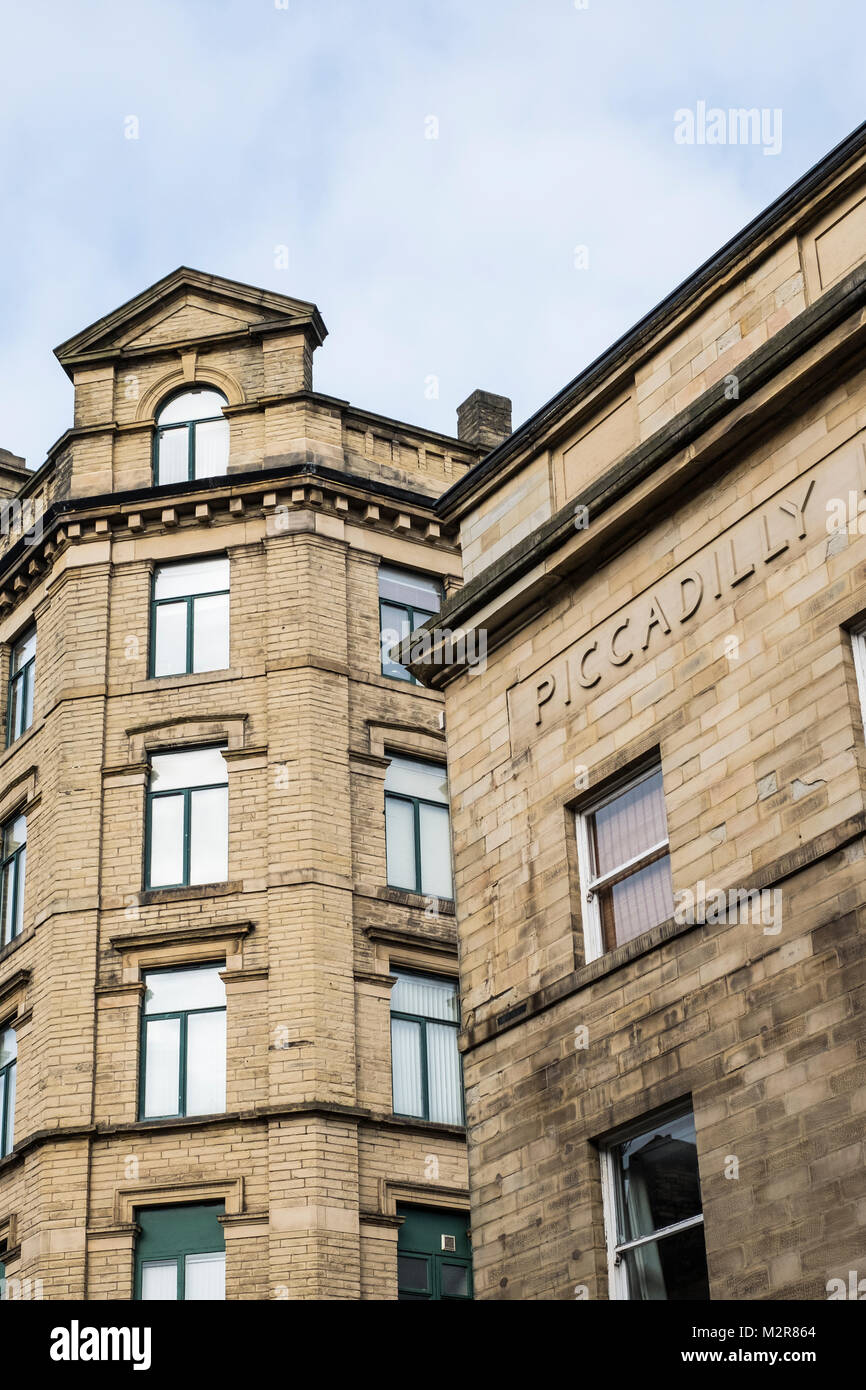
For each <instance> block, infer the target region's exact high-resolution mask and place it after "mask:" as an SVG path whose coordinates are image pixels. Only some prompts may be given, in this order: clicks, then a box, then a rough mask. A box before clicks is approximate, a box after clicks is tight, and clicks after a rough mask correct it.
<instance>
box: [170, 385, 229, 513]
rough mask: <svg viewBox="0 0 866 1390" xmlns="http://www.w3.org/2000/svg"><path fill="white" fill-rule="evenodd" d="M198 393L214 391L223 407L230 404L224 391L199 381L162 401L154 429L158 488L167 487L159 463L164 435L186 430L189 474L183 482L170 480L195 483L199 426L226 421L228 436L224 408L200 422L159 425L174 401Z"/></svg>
mask: <svg viewBox="0 0 866 1390" xmlns="http://www.w3.org/2000/svg"><path fill="white" fill-rule="evenodd" d="M197 391H213V392H214V393H215V394H216V395H218V396H220V397H221V398H222V400H223V407H225V406H227V405H228V403H229V402H228V398H227V397H226V394H225V392H224V391H222V390H221V389H220V388H219V387H218V386H212V385H211V384H210V382H198V381H197V382H196V383H195V384H194V385H186V386H183V387H181V388H179V389H178V390H175V391H172V392H170V394H169V395H167V396H165V397H164V399H163V400H162V401H160V403H159V406H158V408H157V410H156V412H155V420H156V428H155V429H154V432H153V478H154V483H155V485H156V486H157V487H160V486H164V485H165V484H164V480H163V478H162V477H161V476H160V467H159V462H160V445H161V442H162V439H163V436H164V435H166V434H168V433H170V432H171V431H176V430H186V433H187V472H186V478H185V479H181V480H177V479H172V480H170V481H184V482H194V481H195V479H196V471H195V461H196V433H197V430H198V426H199V425H210V424H213V423H214V422H215V421H218V420H222V421H224V423H225V426H226V434H228V420H227V419H226V417H225V413H224V408H223V409H221V410H220V413H219V414H218V415H208V416H204V417H202V418H201V419H200V420H173V421H172V422H171V423H170V424H168V425H160V423H159V419H160V416H161V415H162V413H163V411H164V410H165V409H166V408H167V407H168V406H169V405H171V403H172V402H173V401H176V400H177V399H178V398H179V397H181V396H188V395H192V394H193V393H194V392H197ZM226 456H227V457H228V450H226ZM203 476H209V477H221V476H222V474H208V475H203Z"/></svg>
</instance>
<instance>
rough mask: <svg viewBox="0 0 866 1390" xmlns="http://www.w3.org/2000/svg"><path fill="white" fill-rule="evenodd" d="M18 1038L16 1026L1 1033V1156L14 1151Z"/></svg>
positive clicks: (3, 1156)
mask: <svg viewBox="0 0 866 1390" xmlns="http://www.w3.org/2000/svg"><path fill="white" fill-rule="evenodd" d="M17 1063H18V1039H17V1037H16V1035H15V1029H14V1028H4V1029H3V1031H2V1033H0V1158H5V1157H6V1155H7V1154H8V1153H11V1152H12V1145H13V1143H14V1142H15V1136H14V1131H15V1072H16V1069H17Z"/></svg>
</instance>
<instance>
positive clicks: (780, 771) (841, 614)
mask: <svg viewBox="0 0 866 1390" xmlns="http://www.w3.org/2000/svg"><path fill="white" fill-rule="evenodd" d="M864 346H866V127H861V128H860V129H859V130H858V131H856V132H855V133H854V134H853V135H852V136H851V137H850V138H849V139H848V140H846V141H845V142H844V143H843V144H842V145H840V146H839V147H838V148H837V149H835V150H834V151H833V152H832V153H831V154H830V155H828V156H827V157H826V158H825V159H824V160H823V161H822V162H821V163H820V164H819V165H818V166H817V167H816V168H814V169H813V170H812V171H811V172H810V173H808V174H806V175H805V177H804V178H802V179H801V180H800V182H799V183H797V184H796V185H795V186H794V187H793V188H792V189H790V190H789V191H788V192H787V193H786V194H785V195H783V196H782V197H781V198H780V199H779V200H778V201H777V202H775V203H774V204H773V205H772V206H771V207H769V208H768V209H767V210H766V211H765V212H764V213H763V214H762V215H761V216H759V217H758V218H757V219H756V220H755V221H754V222H752V223H751V224H750V225H749V226H748V227H746V228H745V230H744V231H743V232H741V233H740V234H739V235H738V236H737V237H736V238H735V239H734V240H733V241H732V242H730V243H729V244H728V245H727V246H725V247H724V248H723V249H722V250H721V251H720V252H719V253H718V254H717V255H716V256H714V257H713V258H712V259H711V260H710V261H709V262H707V263H706V264H705V265H704V266H702V267H701V268H700V269H699V270H698V271H697V272H696V273H695V274H694V275H693V276H692V277H691V278H690V279H689V280H687V281H686V282H685V283H684V284H682V285H681V286H680V287H679V288H678V289H676V290H675V291H674V292H673V293H672V294H671V295H670V296H669V297H668V298H667V299H666V300H665V301H664V302H663V303H662V304H660V305H659V306H658V308H657V309H655V310H654V311H653V312H652V313H650V314H649V315H648V316H647V317H646V318H645V319H644V320H643V321H641V322H640V323H639V324H638V325H637V326H636V328H635V329H633V330H632V331H631V332H630V333H628V334H626V335H625V337H623V338H622V339H620V340H619V341H618V342H617V343H615V344H614V345H613V346H612V347H611V348H610V349H609V351H607V352H606V353H605V354H604V355H603V356H602V357H600V358H599V359H598V360H597V361H596V362H594V363H593V364H592V365H591V366H590V367H589V368H587V370H586V371H584V372H583V373H582V374H581V375H580V376H578V377H577V378H575V380H574V381H572V382H570V383H569V384H568V385H567V386H566V387H565V388H564V389H563V390H562V391H561V392H560V393H559V394H558V395H557V396H555V397H554V398H553V399H552V400H551V401H550V402H549V403H548V404H547V405H546V406H544V407H543V408H542V409H541V410H539V411H538V412H537V414H535V415H534V416H532V417H531V418H530V419H529V420H528V421H527V422H526V423H525V424H524V425H523V426H521V428H519V429H518V430H517V431H516V432H515V433H514V434H513V435H512V436H511V437H510V438H508V439H507V440H506V441H505V442H504V443H502V444H500V445H499V446H498V447H496V448H494V449H493V450H492V452H491V453H489V455H488V456H487V457H486V458H485V459H484V460H483V461H482V462H480V463H479V464H476V465H475V466H474V467H473V468H471V469H470V470H469V471H468V472H467V473H465V474H464V475H463V476H462V477H460V478H458V479H456V480H455V481H454V483H453V484H452V485H451V486H450V487H449V489H448V490H447V491H446V492H445V494H444V496H443V497H442V498H441V499H440V501H439V503H438V504H437V509H436V511H437V515H438V517H439V520H440V523H441V525H442V526H443V528H447V527H451V526H454V525H455V524H459V528H460V539H461V549H462V558H463V570H464V579H465V583H464V587H463V588H462V590H461V591H460V592H458V593H455V594H454V595H452V596H451V597H450V598H449V599H448V601H447V602H446V604H445V606H444V608H443V610H442V611H441V613H440V614H439V615H438V616H437V619H436V626H437V629H438V631H437V632H436V633H435V634H434V635H433V637H432V639H430V641H429V643H428V646H427V648H426V649H425V647H424V646H423V645H422V644H421V643H419V642H417V641H416V642H414V643H405V644H404V645H403V646H402V647H401V648H400V649H399V651H400V654H401V656H402V657H403V659H404V660H406V661H407V662H409V663H410V665H411V669H412V670H413V672H414V673H415V674H416V675H418V676H419V677H420V678H422V679H423V680H424V682H425V683H426V684H427V685H428V687H429V688H431V689H438V690H444V693H445V700H446V713H447V727H448V737H449V773H450V785H451V804H452V817H453V830H454V853H455V869H456V890H457V904H458V933H459V938H460V971H461V988H462V1005H463V1022H462V1036H461V1050H462V1053H463V1064H464V1078H465V1084H466V1098H467V1131H468V1142H469V1169H470V1188H471V1193H472V1197H471V1224H472V1243H473V1260H474V1269H475V1294H476V1297H478V1298H482V1299H530V1300H531V1299H556V1300H559V1299H569V1300H573V1299H577V1300H582V1299H589V1300H594V1299H637V1300H644V1299H653V1300H658V1299H668V1300H673V1299H681V1298H693V1299H706V1298H708V1297H709V1298H712V1299H746V1298H758V1299H796V1298H806V1299H825V1298H827V1297H828V1296H834V1297H840V1296H842V1297H844V1296H846V1294H845V1293H844V1292H842V1293H840V1292H839V1290H840V1289H846V1288H848V1289H850V1286H851V1284H850V1272H851V1271H852V1270H853V1271H859V1276H860V1278H862V1276H863V1275H864V1273H866V1270H864V1266H863V1260H864V1250H866V1229H864V1228H866V1163H864V1109H866V1027H864V1022H863V1005H864V989H866V969H864V951H866V858H864V845H866V839H864V835H866V800H864V792H866V744H864V693H866V681H864V676H866V636H864V632H866V627H864V624H866V520H864V519H863V514H864V511H866V452H864V450H866V371H864V367H866V356H864ZM432 626H433V625H432V624H431V627H432ZM449 632H451V633H452V634H453V633H456V632H463V633H465V634H467V635H468V637H471V638H472V639H473V642H472V646H473V649H474V658H473V659H468V658H467V657H466V655H465V652H464V654H463V657H462V658H461V655H460V652H459V651H456V649H455V644H454V642H453V641H449V640H448V637H447V634H448V633H449ZM484 652H486V658H485V657H483V653H484ZM858 679H859V687H858ZM856 1286H857V1280H856V1277H855V1279H854V1287H855V1290H856ZM860 1287H861V1289H862V1287H863V1285H861V1286H860ZM848 1296H851V1295H850V1294H849V1295H848ZM854 1296H856V1292H855V1294H854ZM861 1296H862V1293H861Z"/></svg>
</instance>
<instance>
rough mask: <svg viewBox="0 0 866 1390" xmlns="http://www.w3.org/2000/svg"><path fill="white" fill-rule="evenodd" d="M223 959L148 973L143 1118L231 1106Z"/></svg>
mask: <svg viewBox="0 0 866 1390" xmlns="http://www.w3.org/2000/svg"><path fill="white" fill-rule="evenodd" d="M222 969H223V966H221V965H207V966H191V967H186V968H185V969H181V970H150V971H148V972H147V974H146V975H145V977H144V1011H143V1014H142V1028H141V1088H140V1090H141V1101H140V1109H141V1118H142V1119H143V1120H155V1119H168V1118H171V1117H174V1116H179V1115H216V1114H219V1113H220V1112H222V1111H223V1110H225V1108H226V990H225V985H224V984H223V982H222V980H221V979H220V971H221V970H222Z"/></svg>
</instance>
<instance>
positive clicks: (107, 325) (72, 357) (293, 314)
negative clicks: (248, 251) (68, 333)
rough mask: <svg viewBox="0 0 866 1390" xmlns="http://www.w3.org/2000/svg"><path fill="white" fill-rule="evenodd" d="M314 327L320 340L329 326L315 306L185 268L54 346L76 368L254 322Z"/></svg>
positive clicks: (246, 326) (211, 335) (237, 330)
mask: <svg viewBox="0 0 866 1390" xmlns="http://www.w3.org/2000/svg"><path fill="white" fill-rule="evenodd" d="M267 324H274V326H276V325H278V324H286V325H287V326H288V325H309V329H310V332H311V333H312V335H313V337H314V340H315V342H316V344H318V343H320V342H321V341H322V340H323V338H324V337H325V334H326V332H327V329H326V328H325V325H324V324H323V323H322V320H321V316H320V314H319V311H318V309H317V308H316V305H315V304H312V303H310V302H309V301H308V300H303V299H292V298H290V297H289V296H288V295H283V294H275V293H274V292H273V291H271V290H262V289H257V288H256V287H255V286H253V285H244V284H241V283H240V282H239V281H236V280H225V279H223V278H222V277H221V276H218V275H206V274H204V273H203V272H202V271H199V270H190V269H189V268H188V267H186V266H181V267H180V268H179V269H178V270H175V271H173V272H172V274H171V275H167V276H165V278H164V279H162V280H158V281H157V282H156V284H155V285H151V286H150V287H149V289H146V290H144V291H142V293H141V294H138V295H136V296H135V298H134V299H130V300H128V301H127V303H126V304H122V305H121V306H120V308H118V309H115V310H114V311H113V312H112V313H110V314H106V315H105V316H104V317H103V318H101V319H97V320H96V322H95V323H92V324H90V325H89V327H87V328H85V329H83V330H82V331H81V332H80V333H76V334H75V336H74V337H72V338H69V339H67V341H66V342H65V343H61V344H60V346H59V347H58V348H55V354H56V356H57V357H58V358H59V360H60V362H61V363H62V364H63V366H64V367H65V368H66V370H67V372H70V374H71V369H72V367H73V366H76V365H82V364H83V363H87V362H97V361H99V360H103V359H106V358H111V357H113V356H115V355H121V354H123V355H126V356H128V355H129V354H130V353H131V352H135V351H137V350H141V351H142V352H145V351H148V350H151V351H152V350H154V349H159V348H160V347H170V346H172V347H173V346H176V347H179V348H182V347H183V346H184V345H185V344H193V343H198V342H201V340H202V339H207V338H214V337H219V336H221V335H225V334H235V333H243V332H246V331H247V330H248V329H251V328H254V327H255V326H257V325H258V326H261V325H267Z"/></svg>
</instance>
